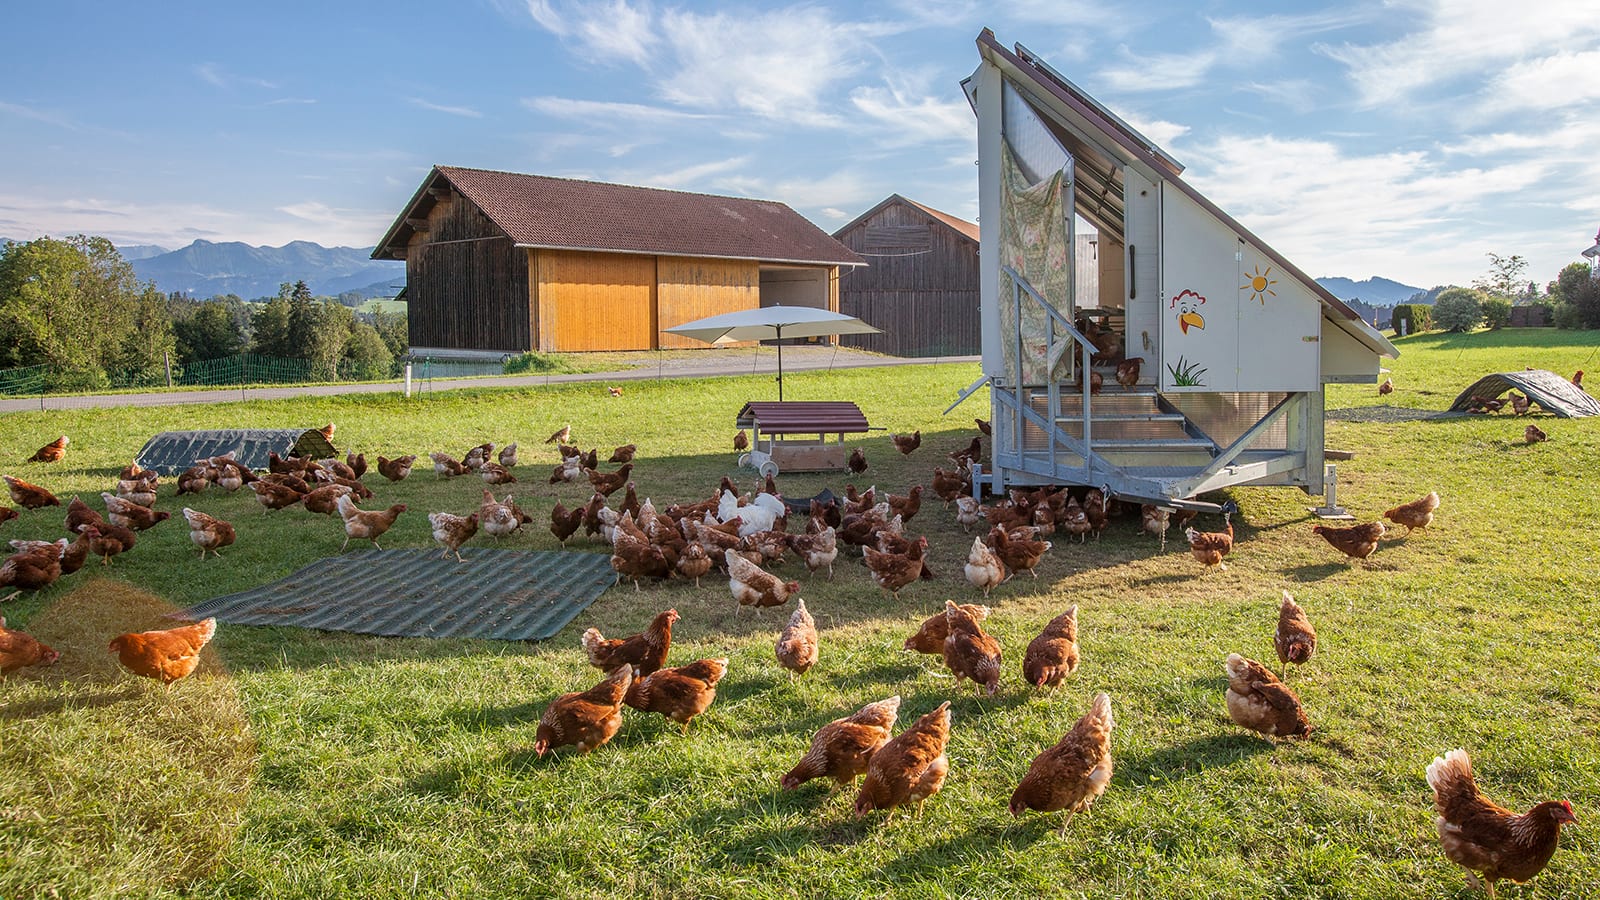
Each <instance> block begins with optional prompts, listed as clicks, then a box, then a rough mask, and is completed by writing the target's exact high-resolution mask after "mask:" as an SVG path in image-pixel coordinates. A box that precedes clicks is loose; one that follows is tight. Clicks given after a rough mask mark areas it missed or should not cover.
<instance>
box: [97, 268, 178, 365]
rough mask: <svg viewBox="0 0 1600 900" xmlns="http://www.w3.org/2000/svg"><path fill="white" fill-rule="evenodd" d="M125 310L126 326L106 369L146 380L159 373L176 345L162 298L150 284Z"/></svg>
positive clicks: (162, 295) (169, 315)
mask: <svg viewBox="0 0 1600 900" xmlns="http://www.w3.org/2000/svg"><path fill="white" fill-rule="evenodd" d="M129 311H130V313H131V315H130V317H129V318H130V323H129V324H130V327H129V328H128V330H127V331H126V333H125V334H124V335H123V338H122V342H121V346H120V347H119V348H118V349H117V353H116V355H115V356H114V357H112V358H111V359H109V360H107V368H110V369H113V370H116V371H119V372H122V373H125V374H128V375H131V376H134V377H140V376H143V377H146V378H148V377H151V376H154V375H157V374H160V373H163V372H164V371H165V369H166V366H167V361H168V359H169V357H170V355H171V354H172V352H173V350H174V348H175V347H176V346H177V342H176V341H175V339H174V337H173V333H172V314H171V312H170V311H169V309H168V307H167V297H166V295H165V294H163V293H161V292H160V291H158V290H156V286H155V285H154V284H147V285H145V289H144V291H143V292H141V293H140V294H139V296H138V298H136V299H135V300H134V302H133V304H132V306H131V308H130V310H129Z"/></svg>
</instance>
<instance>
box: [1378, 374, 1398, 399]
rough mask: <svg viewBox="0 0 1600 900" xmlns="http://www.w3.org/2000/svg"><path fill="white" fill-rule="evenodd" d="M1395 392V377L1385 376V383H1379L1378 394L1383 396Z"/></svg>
mask: <svg viewBox="0 0 1600 900" xmlns="http://www.w3.org/2000/svg"><path fill="white" fill-rule="evenodd" d="M1392 393H1394V379H1393V378H1385V379H1384V380H1383V384H1380V385H1378V396H1380V397H1383V396H1386V395H1388V394H1392Z"/></svg>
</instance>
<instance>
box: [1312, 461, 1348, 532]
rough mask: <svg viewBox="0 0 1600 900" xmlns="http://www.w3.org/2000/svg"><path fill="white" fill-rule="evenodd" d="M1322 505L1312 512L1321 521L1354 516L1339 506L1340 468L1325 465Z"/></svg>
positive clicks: (1328, 464) (1323, 469) (1323, 468)
mask: <svg viewBox="0 0 1600 900" xmlns="http://www.w3.org/2000/svg"><path fill="white" fill-rule="evenodd" d="M1322 471H1323V475H1322V491H1323V493H1322V505H1321V506H1319V507H1316V508H1315V509H1313V510H1311V514H1312V515H1314V516H1316V517H1317V518H1319V519H1349V518H1352V516H1351V515H1350V514H1349V513H1348V512H1346V511H1345V509H1344V507H1342V506H1340V505H1339V467H1338V466H1336V465H1334V464H1333V463H1325V464H1324V465H1323V467H1322Z"/></svg>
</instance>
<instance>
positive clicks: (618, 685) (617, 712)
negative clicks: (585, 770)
mask: <svg viewBox="0 0 1600 900" xmlns="http://www.w3.org/2000/svg"><path fill="white" fill-rule="evenodd" d="M632 685H633V669H631V668H629V667H628V666H618V667H617V668H616V669H615V670H613V671H612V672H611V674H609V675H607V676H606V677H605V679H604V680H602V681H601V682H600V683H599V684H597V685H595V686H594V687H592V688H590V689H588V690H587V691H573V692H572V693H570V694H562V695H561V696H559V697H557V698H556V699H555V700H554V701H552V702H551V704H550V705H549V706H548V707H546V708H545V711H544V715H542V716H540V717H539V728H538V730H537V731H535V732H534V735H533V752H534V753H537V754H538V755H540V756H544V754H545V751H547V750H554V749H555V748H557V747H577V748H578V752H579V753H588V752H589V751H590V750H593V749H595V748H596V747H600V746H603V745H604V744H605V742H606V741H609V740H611V738H612V737H614V736H615V735H616V733H617V731H618V730H619V729H621V728H622V703H623V700H624V699H625V698H626V697H627V696H628V688H629V687H631V686H632Z"/></svg>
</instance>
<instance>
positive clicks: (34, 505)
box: [0, 475, 61, 509]
mask: <svg viewBox="0 0 1600 900" xmlns="http://www.w3.org/2000/svg"><path fill="white" fill-rule="evenodd" d="M0 477H4V478H5V480H6V487H8V488H10V489H11V502H12V503H15V504H16V505H18V506H20V507H22V508H23V509H43V508H44V507H46V506H60V505H61V501H60V500H57V499H56V495H55V494H52V493H50V492H49V491H47V490H45V489H44V488H42V487H39V486H38V485H36V484H29V483H28V482H26V481H23V480H22V479H21V478H13V477H11V476H10V475H5V476H0Z"/></svg>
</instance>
